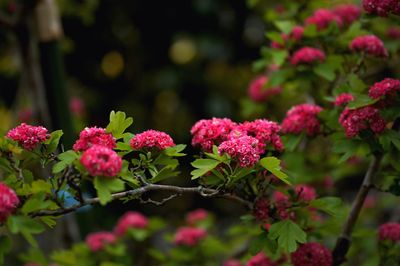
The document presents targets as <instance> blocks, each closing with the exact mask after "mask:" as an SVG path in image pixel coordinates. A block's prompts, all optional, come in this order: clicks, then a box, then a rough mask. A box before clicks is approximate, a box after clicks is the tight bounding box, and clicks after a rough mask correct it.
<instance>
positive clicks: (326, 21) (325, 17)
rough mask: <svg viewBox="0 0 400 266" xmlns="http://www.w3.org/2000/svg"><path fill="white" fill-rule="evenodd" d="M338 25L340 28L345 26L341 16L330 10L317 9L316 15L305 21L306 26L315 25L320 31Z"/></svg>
mask: <svg viewBox="0 0 400 266" xmlns="http://www.w3.org/2000/svg"><path fill="white" fill-rule="evenodd" d="M332 22H334V23H336V25H337V26H338V27H341V26H342V25H343V21H342V19H341V17H340V16H338V15H337V14H336V13H335V12H332V11H331V10H328V9H323V8H321V9H317V10H315V12H314V14H313V15H312V16H310V17H308V18H306V20H305V24H306V25H310V24H314V25H316V26H317V29H318V30H324V29H326V28H328V26H329V25H330V24H331V23H332Z"/></svg>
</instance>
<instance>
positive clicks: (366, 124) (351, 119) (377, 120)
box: [339, 106, 386, 138]
mask: <svg viewBox="0 0 400 266" xmlns="http://www.w3.org/2000/svg"><path fill="white" fill-rule="evenodd" d="M339 123H340V124H341V125H342V127H343V128H344V130H345V133H346V136H347V137H349V138H351V137H354V136H356V135H357V134H358V133H360V132H361V131H362V130H365V129H368V128H369V129H371V130H372V131H373V132H374V133H377V134H379V133H382V132H383V131H384V130H385V127H386V122H385V120H384V119H383V118H382V117H381V115H380V114H379V110H378V109H377V108H375V107H372V106H365V107H362V108H358V109H353V110H351V109H348V108H345V109H344V110H343V112H342V113H341V114H340V117H339Z"/></svg>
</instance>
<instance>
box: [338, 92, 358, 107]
mask: <svg viewBox="0 0 400 266" xmlns="http://www.w3.org/2000/svg"><path fill="white" fill-rule="evenodd" d="M351 101H354V96H353V95H352V94H351V93H346V92H345V93H341V94H339V95H338V96H336V98H335V102H334V104H335V106H343V105H346V104H348V103H349V102H351Z"/></svg>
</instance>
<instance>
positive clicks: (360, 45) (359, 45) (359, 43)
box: [349, 35, 388, 57]
mask: <svg viewBox="0 0 400 266" xmlns="http://www.w3.org/2000/svg"><path fill="white" fill-rule="evenodd" d="M349 47H350V49H351V50H352V51H353V52H364V53H366V54H369V55H372V56H376V57H387V56H388V51H387V50H386V48H385V46H384V44H383V42H382V40H381V39H379V38H378V37H376V36H375V35H364V36H358V37H355V38H354V39H353V40H352V41H351V43H350V45H349Z"/></svg>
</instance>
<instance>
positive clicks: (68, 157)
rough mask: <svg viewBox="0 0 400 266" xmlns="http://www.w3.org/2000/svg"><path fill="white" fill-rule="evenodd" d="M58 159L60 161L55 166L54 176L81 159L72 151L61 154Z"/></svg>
mask: <svg viewBox="0 0 400 266" xmlns="http://www.w3.org/2000/svg"><path fill="white" fill-rule="evenodd" d="M57 157H58V159H59V160H60V161H59V162H57V163H55V164H54V165H53V169H52V171H53V174H57V173H60V172H62V171H63V170H64V169H65V168H67V167H68V166H69V165H71V164H72V163H73V162H74V161H75V160H76V159H78V158H79V156H78V154H77V153H76V152H74V151H72V150H69V151H66V152H63V153H60V154H59V155H58V156H57Z"/></svg>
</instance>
